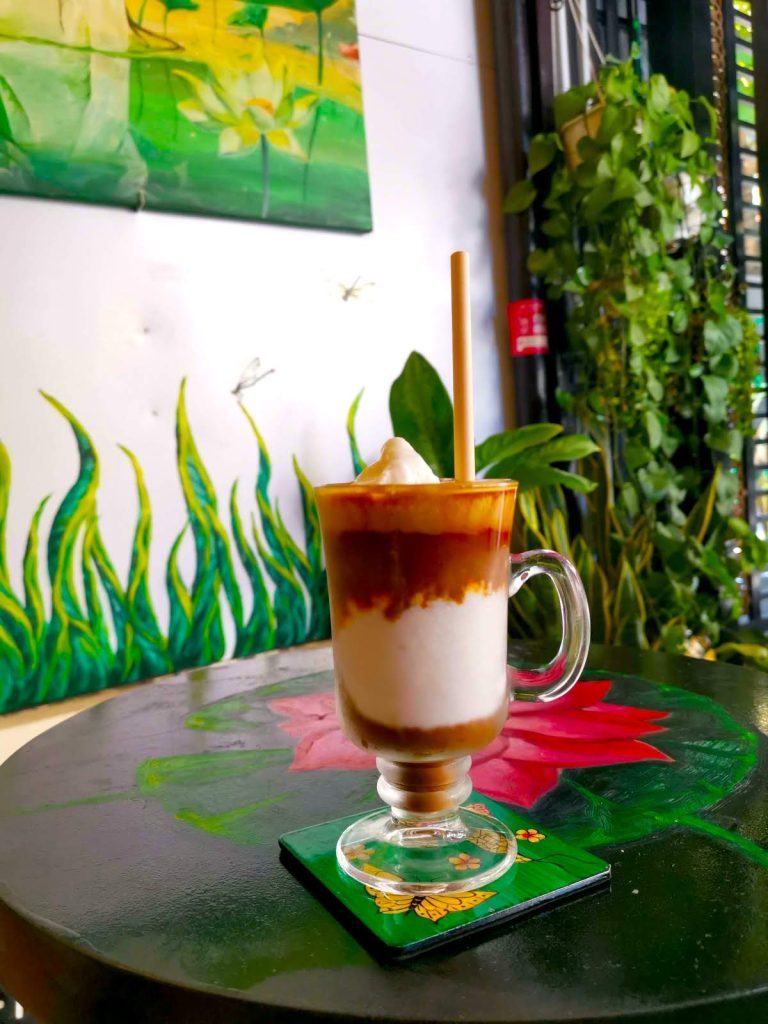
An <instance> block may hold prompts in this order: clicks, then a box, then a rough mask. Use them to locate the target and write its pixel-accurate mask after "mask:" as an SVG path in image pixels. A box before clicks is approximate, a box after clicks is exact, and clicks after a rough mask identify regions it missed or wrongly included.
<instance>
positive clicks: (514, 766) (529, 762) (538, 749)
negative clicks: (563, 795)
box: [269, 679, 671, 807]
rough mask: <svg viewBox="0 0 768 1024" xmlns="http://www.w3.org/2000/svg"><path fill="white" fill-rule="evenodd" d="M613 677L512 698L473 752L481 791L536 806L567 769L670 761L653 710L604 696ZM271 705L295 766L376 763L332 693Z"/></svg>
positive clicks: (474, 779)
mask: <svg viewBox="0 0 768 1024" xmlns="http://www.w3.org/2000/svg"><path fill="white" fill-rule="evenodd" d="M610 689H611V681H610V680H608V679H606V680H600V681H595V682H591V681H588V680H583V681H582V682H580V683H577V684H576V686H574V688H573V689H572V690H571V691H570V693H568V694H566V696H565V697H562V698H561V699H560V700H558V701H555V702H553V703H551V704H537V703H528V702H524V701H513V702H512V703H511V704H510V712H509V717H508V719H507V722H506V724H505V726H504V728H503V729H502V731H501V733H500V735H499V736H498V737H497V738H496V739H495V740H494V741H493V743H491V744H490V745H489V746H488V747H486V748H485V750H482V751H480V752H479V753H478V754H476V755H475V756H474V758H473V765H472V773H471V774H472V782H473V784H474V787H475V789H476V790H478V791H479V792H481V793H484V794H485V795H486V796H489V797H491V798H492V799H494V800H501V801H503V802H506V803H514V804H516V805H518V806H520V807H532V806H533V805H534V804H535V803H536V801H537V800H538V799H539V798H540V797H542V796H543V795H544V794H545V793H548V792H549V791H550V790H551V789H554V787H555V786H556V785H557V782H558V779H559V777H560V772H561V771H562V769H563V768H592V767H596V766H598V765H610V764H626V763H628V762H633V761H670V760H671V758H670V757H669V756H668V755H667V754H665V753H663V752H662V751H661V750H659V749H657V748H656V747H654V746H653V745H652V744H651V743H648V742H645V741H643V740H642V739H640V737H641V736H649V735H652V734H653V733H657V732H662V731H664V727H663V726H662V725H659V724H658V720H659V719H662V718H665V717H666V715H667V712H666V711H653V710H649V709H647V708H636V707H631V706H628V705H624V704H611V703H608V702H606V701H605V698H606V697H607V696H608V693H609V692H610ZM269 706H270V708H271V710H272V711H273V712H275V713H276V714H278V715H280V716H284V717H285V718H286V721H284V722H281V723H280V728H281V729H282V730H283V731H284V732H286V733H288V735H289V736H293V737H295V738H296V739H298V741H299V742H298V744H297V746H296V748H295V751H294V757H293V763H292V764H291V771H299V772H306V771H318V770H321V769H329V768H337V769H338V768H343V769H352V770H354V769H371V768H374V767H375V762H374V758H373V757H372V756H371V755H370V754H367V753H365V751H362V750H358V748H357V747H355V746H354V744H352V743H351V742H350V740H348V739H347V738H346V736H345V735H344V734H343V733H342V731H341V727H340V725H339V722H338V719H337V718H336V710H335V701H334V695H333V693H318V694H306V695H304V696H300V697H281V698H279V699H277V700H273V701H271V702H270V705H269Z"/></svg>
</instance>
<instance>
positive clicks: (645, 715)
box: [588, 703, 669, 720]
mask: <svg viewBox="0 0 768 1024" xmlns="http://www.w3.org/2000/svg"><path fill="white" fill-rule="evenodd" d="M588 710H589V711H590V712H593V711H596V712H597V713H598V714H604V715H621V716H626V717H627V718H637V719H641V720H642V719H648V720H650V719H654V718H668V717H669V712H668V711H653V710H652V709H651V708H633V707H629V706H628V705H626V704H610V703H609V704H592V705H590V707H589V708H588Z"/></svg>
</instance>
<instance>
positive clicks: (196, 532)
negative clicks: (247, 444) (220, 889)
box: [0, 382, 354, 712]
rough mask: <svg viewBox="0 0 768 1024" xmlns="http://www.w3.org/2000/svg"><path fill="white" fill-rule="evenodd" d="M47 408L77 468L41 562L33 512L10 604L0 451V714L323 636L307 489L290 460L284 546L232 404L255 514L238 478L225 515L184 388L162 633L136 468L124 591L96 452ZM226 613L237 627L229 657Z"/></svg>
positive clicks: (261, 461) (266, 485)
mask: <svg viewBox="0 0 768 1024" xmlns="http://www.w3.org/2000/svg"><path fill="white" fill-rule="evenodd" d="M43 397H44V398H45V399H46V401H48V402H49V403H50V404H51V405H52V406H53V407H54V409H56V410H57V412H59V413H60V414H61V416H62V417H63V418H64V419H65V420H66V421H67V423H68V424H69V427H70V429H71V430H72V433H73V435H74V439H75V442H76V444H77V449H78V454H79V470H78V473H77V478H76V480H75V481H74V483H73V484H72V486H71V487H70V489H69V491H68V492H67V494H66V495H65V497H64V499H63V501H62V502H61V504H60V505H59V507H58V509H57V511H56V514H55V516H54V518H53V522H52V524H51V528H50V531H49V534H48V540H47V546H46V547H45V550H44V551H43V541H42V539H41V537H40V521H41V517H42V514H43V511H44V509H45V507H46V505H47V503H48V502H49V500H50V497H46V498H44V499H43V500H42V501H41V502H40V504H39V506H38V507H37V509H36V511H35V513H34V515H33V517H32V521H31V523H30V527H29V532H28V535H27V541H26V547H25V552H24V557H23V566H22V570H23V571H22V580H23V586H22V589H23V593H19V592H17V590H16V589H14V587H13V585H12V581H11V577H10V573H9V571H8V562H7V557H6V544H5V534H6V521H7V514H8V503H9V495H10V489H11V462H10V458H9V455H8V452H7V450H6V449H5V447H4V446H3V444H2V442H0V712H6V711H13V710H16V709H18V708H21V707H26V706H29V705H34V704H41V703H44V702H46V701H54V700H60V699H62V698H65V697H71V696H73V695H75V694H79V693H87V692H90V691H93V690H100V689H103V688H104V687H107V686H114V685H117V684H120V683H130V682H137V681H139V680H142V679H146V678H149V677H152V676H157V675H162V674H164V673H168V672H173V671H177V670H180V669H183V668H189V667H192V666H195V665H207V664H209V663H211V662H215V661H219V660H221V659H222V658H223V657H225V656H226V655H227V654H228V653H229V654H231V655H232V656H234V657H236V658H241V657H247V656H248V655H251V654H255V653H257V652H259V651H265V650H270V649H272V648H274V647H284V646H288V645H290V644H296V643H302V642H305V641H308V640H319V639H323V638H325V637H327V636H329V634H330V617H329V610H328V594H327V590H326V583H325V570H324V568H323V561H322V552H321V544H320V529H319V522H318V517H317V507H316V504H315V498H314V493H313V490H312V487H311V485H310V483H309V481H308V480H307V478H306V477H305V476H304V474H303V473H302V471H301V469H300V467H299V465H298V463H297V462H296V460H295V459H294V470H295V474H296V479H297V483H298V487H299V492H300V497H301V507H302V513H303V521H304V537H303V544H302V543H299V542H298V541H297V540H296V539H295V538H294V537H292V536H291V534H290V533H289V531H288V530H287V528H286V526H285V523H284V521H283V518H282V516H281V514H280V509H279V506H278V504H277V503H276V502H273V501H272V499H271V497H270V493H269V492H270V478H271V472H272V466H271V462H270V458H269V453H268V451H267V448H266V445H265V443H264V439H263V438H262V436H261V434H260V433H259V431H258V428H257V426H256V424H255V422H254V421H253V419H252V418H251V416H250V415H249V414H248V412H247V411H246V410H245V408H243V407H242V406H241V408H242V411H243V413H244V417H245V426H246V429H248V430H249V431H250V432H251V433H252V436H253V438H254V453H255V456H256V458H257V460H258V470H257V474H256V479H255V489H254V494H253V504H255V511H253V512H251V513H249V514H248V515H247V516H246V515H245V514H244V512H243V511H242V505H243V502H242V501H241V498H240V496H239V494H238V482H237V481H235V482H234V483H233V485H232V488H231V491H230V494H229V502H228V507H227V508H226V509H225V510H220V507H219V501H218V498H217V495H216V492H215V491H214V488H213V484H212V483H211V479H210V477H209V475H208V472H207V470H206V468H205V465H204V464H203V461H202V459H201V457H200V453H199V451H198V448H197V445H196V444H195V440H194V437H193V434H192V429H191V426H190V422H189V419H188V417H187V410H186V404H185V388H184V383H183V382H182V385H181V389H180V392H179V400H178V406H177V410H176V451H177V461H176V464H177V469H178V475H179V482H180V484H181V490H182V494H183V497H184V503H185V506H186V513H187V517H186V522H185V523H183V524H180V526H181V529H180V531H179V533H178V536H177V537H176V539H175V541H174V543H173V545H172V546H171V550H170V552H169V554H168V557H167V561H166V571H165V583H166V587H167V591H168V601H169V608H170V611H169V616H168V623H167V628H166V629H165V630H164V629H163V627H162V625H161V623H160V621H159V620H158V616H157V614H156V612H155V609H154V606H153V600H152V594H151V591H150V580H149V554H150V545H151V542H152V506H151V503H150V496H149V493H148V491H147V487H146V483H145V480H144V474H143V472H142V469H141V465H140V463H139V461H138V459H137V458H136V456H135V455H134V454H133V452H131V451H129V450H128V449H127V448H122V447H121V450H122V451H123V452H124V453H125V456H126V458H127V459H128V460H129V461H130V463H131V466H132V468H133V472H134V476H135V482H136V494H137V499H138V500H137V506H138V513H137V519H136V525H135V528H134V532H133V542H132V550H131V559H130V566H129V569H128V576H127V579H126V580H125V581H123V580H121V579H120V577H119V575H118V573H117V571H116V570H115V567H114V564H113V562H112V560H111V559H110V557H109V554H108V552H107V549H106V546H105V544H104V540H103V538H102V536H101V533H100V530H99V520H98V514H97V493H98V487H99V458H98V454H97V452H96V449H95V448H94V445H93V442H92V441H91V439H90V437H89V436H88V434H87V432H86V431H85V429H84V427H83V426H82V425H81V424H80V423H79V422H78V420H77V419H76V418H75V416H74V415H73V414H72V413H71V412H70V411H69V410H68V409H66V408H65V407H64V406H63V405H62V404H61V403H60V402H58V401H57V400H56V399H55V398H54V397H52V396H51V395H47V394H43ZM353 429H354V428H353V424H352V425H351V427H350V430H353ZM187 536H191V538H192V541H193V543H194V573H193V575H192V579H191V580H190V581H185V579H184V577H183V575H182V572H181V570H180V568H179V564H178V558H179V549H180V547H181V544H182V542H183V541H184V539H185V537H187ZM233 542H234V543H233ZM235 559H239V561H240V563H241V564H242V568H243V570H244V574H245V578H246V579H247V581H248V583H247V585H246V587H245V588H242V587H241V585H240V583H239V582H238V577H237V574H236V572H235ZM44 576H47V581H46V583H45V584H44V583H43V582H42V580H43V577H44ZM267 580H269V581H270V582H269V584H268V582H267ZM244 589H245V590H247V591H250V593H247V592H245V593H244ZM225 615H229V616H230V618H231V621H232V624H233V625H234V633H235V640H234V647H233V649H232V650H231V651H227V645H226V639H225V630H224V616H225Z"/></svg>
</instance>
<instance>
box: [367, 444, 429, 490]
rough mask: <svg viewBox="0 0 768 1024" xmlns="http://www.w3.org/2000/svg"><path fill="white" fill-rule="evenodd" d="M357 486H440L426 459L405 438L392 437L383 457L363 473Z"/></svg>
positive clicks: (385, 445)
mask: <svg viewBox="0 0 768 1024" xmlns="http://www.w3.org/2000/svg"><path fill="white" fill-rule="evenodd" d="M355 483H356V484H439V483H440V479H439V477H436V476H435V474H434V473H433V472H432V470H431V469H430V468H429V466H428V465H427V464H426V462H425V461H424V459H422V457H421V456H420V455H419V453H418V452H417V451H416V449H415V448H412V447H411V445H409V444H408V442H407V441H406V440H405V438H403V437H391V438H390V439H389V441H386V442H385V443H384V446H383V447H382V449H381V455H380V456H379V458H378V459H377V460H376V462H372V463H371V464H370V466H368V467H367V468H366V469H364V470H363V471H362V473H361V474H360V475H359V476H358V477H357V479H356V480H355Z"/></svg>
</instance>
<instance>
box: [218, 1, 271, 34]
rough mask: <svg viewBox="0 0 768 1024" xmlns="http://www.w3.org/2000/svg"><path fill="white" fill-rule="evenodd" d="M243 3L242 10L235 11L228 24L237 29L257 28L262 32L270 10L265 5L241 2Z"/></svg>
mask: <svg viewBox="0 0 768 1024" xmlns="http://www.w3.org/2000/svg"><path fill="white" fill-rule="evenodd" d="M241 2H242V4H243V6H242V8H241V10H239V11H235V13H234V14H233V15H231V16H230V18H229V20H228V22H227V24H228V25H234V26H235V27H237V28H241V27H249V28H255V29H258V30H259V31H260V32H261V31H262V30H263V28H264V26H265V25H266V23H267V16H268V14H269V8H268V7H267V6H266V5H265V4H263V3H253V2H252V0H241Z"/></svg>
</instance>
